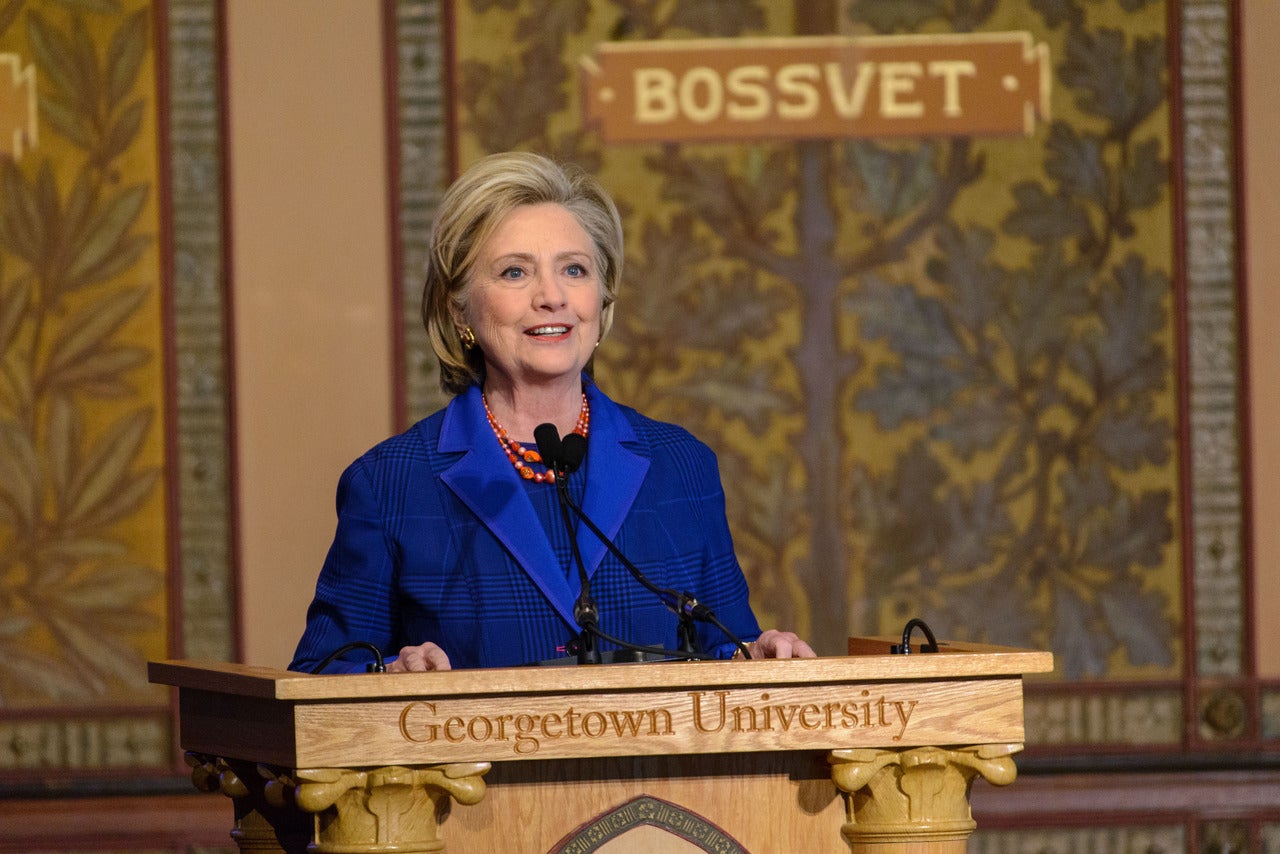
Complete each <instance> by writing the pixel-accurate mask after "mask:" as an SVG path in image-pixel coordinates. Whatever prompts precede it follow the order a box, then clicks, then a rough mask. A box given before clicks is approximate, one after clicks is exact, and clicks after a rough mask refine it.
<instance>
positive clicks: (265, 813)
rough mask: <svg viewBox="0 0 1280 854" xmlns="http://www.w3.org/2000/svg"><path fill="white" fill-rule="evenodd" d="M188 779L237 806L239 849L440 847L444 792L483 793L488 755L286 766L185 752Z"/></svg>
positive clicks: (334, 853) (470, 799)
mask: <svg viewBox="0 0 1280 854" xmlns="http://www.w3.org/2000/svg"><path fill="white" fill-rule="evenodd" d="M187 764H188V765H190V766H191V769H192V772H191V779H192V782H193V783H195V785H196V787H197V788H199V789H202V790H204V791H207V792H221V793H222V794H224V795H226V796H228V797H230V798H231V799H232V800H233V801H234V802H235V805H236V827H235V829H234V830H233V831H232V834H231V835H232V838H233V839H235V841H236V844H237V845H238V846H239V848H240V850H241V851H242V852H248V851H255V852H256V851H261V852H281V851H283V852H294V851H297V852H303V851H306V852H309V854H366V852H367V854H373V852H385V851H388V850H392V849H394V850H395V851H396V852H398V854H410V852H438V851H443V850H444V842H443V840H442V839H441V838H440V822H441V820H442V819H443V818H444V817H445V816H446V815H448V813H449V801H450V799H452V800H454V801H457V802H458V803H460V804H464V805H471V804H476V803H479V802H480V801H481V799H483V798H484V794H485V782H484V775H485V774H486V773H488V771H489V768H490V764H489V763H488V762H468V763H462V762H455V763H449V764H441V765H424V766H415V767H406V766H400V765H392V766H386V767H381V768H363V769H355V768H302V769H298V770H288V769H282V768H276V767H274V766H271V765H264V764H256V765H255V763H251V762H237V761H228V760H226V759H223V758H221V757H215V756H207V755H203V754H198V753H188V754H187Z"/></svg>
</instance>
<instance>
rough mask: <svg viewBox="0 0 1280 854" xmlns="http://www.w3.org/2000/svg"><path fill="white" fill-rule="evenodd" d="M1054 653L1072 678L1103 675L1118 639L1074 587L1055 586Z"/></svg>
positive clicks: (1063, 671) (1066, 675) (1069, 677)
mask: <svg viewBox="0 0 1280 854" xmlns="http://www.w3.org/2000/svg"><path fill="white" fill-rule="evenodd" d="M1052 596H1053V639H1052V648H1053V652H1054V656H1055V657H1056V658H1058V659H1059V661H1060V662H1061V667H1062V673H1063V675H1064V676H1065V677H1066V678H1067V679H1068V680H1070V681H1074V680H1079V679H1085V678H1090V677H1100V676H1104V675H1105V674H1106V672H1107V659H1108V658H1109V657H1110V655H1111V650H1112V649H1114V648H1115V645H1116V644H1115V640H1114V639H1113V638H1112V637H1111V635H1110V633H1109V632H1107V631H1106V627H1105V625H1102V624H1101V623H1102V621H1101V620H1100V619H1099V616H1098V614H1097V612H1096V611H1095V610H1094V609H1093V608H1091V607H1090V606H1089V605H1088V604H1087V603H1086V602H1085V601H1084V600H1083V599H1082V598H1081V596H1080V594H1079V593H1078V592H1077V591H1076V590H1074V589H1073V588H1070V587H1067V586H1065V585H1057V586H1055V587H1054V588H1053V593H1052Z"/></svg>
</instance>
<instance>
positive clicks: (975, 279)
mask: <svg viewBox="0 0 1280 854" xmlns="http://www.w3.org/2000/svg"><path fill="white" fill-rule="evenodd" d="M935 242H936V243H937V246H938V254H937V255H932V256H930V258H929V260H928V262H927V263H926V266H925V271H926V272H927V273H928V275H929V278H930V279H932V280H933V281H935V282H937V283H939V284H942V285H946V286H947V287H948V288H949V289H950V291H951V294H952V296H953V301H952V304H953V310H954V311H955V313H956V317H957V318H958V319H959V321H960V323H961V324H963V325H964V326H965V327H966V328H968V329H971V330H977V329H980V328H982V327H983V326H985V325H986V324H987V323H988V322H989V321H990V320H992V319H993V318H995V317H996V315H997V313H998V312H999V309H1000V284H1001V282H1002V281H1003V279H1004V278H1005V276H1006V273H1005V271H1004V270H1003V269H1001V268H1000V267H999V266H998V265H996V264H994V263H992V262H991V261H990V260H988V259H989V258H990V254H991V250H992V247H993V246H994V245H995V235H994V234H992V232H991V230H990V229H987V228H984V227H982V226H971V227H967V228H963V229H962V228H960V227H959V226H957V225H955V224H954V223H952V222H950V221H949V220H948V221H945V222H943V223H942V224H941V225H939V227H938V231H937V235H936V237H935Z"/></svg>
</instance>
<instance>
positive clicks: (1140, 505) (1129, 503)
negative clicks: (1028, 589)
mask: <svg viewBox="0 0 1280 854" xmlns="http://www.w3.org/2000/svg"><path fill="white" fill-rule="evenodd" d="M1169 500H1170V496H1169V492H1168V490H1163V489H1162V490H1150V491H1147V492H1144V493H1142V494H1141V495H1140V496H1138V498H1137V499H1136V500H1135V499H1134V498H1133V497H1131V496H1130V495H1128V494H1126V493H1120V494H1119V495H1117V496H1116V500H1115V501H1114V502H1112V505H1111V507H1110V508H1109V509H1108V512H1107V513H1106V515H1105V516H1103V517H1102V518H1100V519H1098V520H1097V521H1096V522H1094V523H1093V524H1091V525H1089V530H1088V535H1087V537H1086V540H1085V544H1084V549H1083V551H1082V552H1081V555H1080V560H1081V562H1082V563H1083V564H1085V565H1089V566H1099V567H1103V568H1105V569H1109V570H1111V571H1112V572H1113V573H1114V574H1115V576H1116V577H1117V578H1119V577H1123V576H1124V575H1125V574H1127V573H1128V571H1129V567H1130V565H1131V564H1138V565H1139V566H1146V567H1157V566H1159V565H1160V563H1161V560H1162V558H1163V556H1164V547H1165V545H1166V544H1167V543H1169V542H1170V540H1171V539H1172V538H1173V524H1172V522H1171V521H1170V520H1169Z"/></svg>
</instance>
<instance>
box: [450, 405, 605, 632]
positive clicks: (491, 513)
mask: <svg viewBox="0 0 1280 854" xmlns="http://www.w3.org/2000/svg"><path fill="white" fill-rule="evenodd" d="M592 416H593V417H592V420H593V422H594V410H593V413H592ZM592 426H593V427H594V423H593V425H592ZM491 436H492V431H491V429H490V428H489V422H488V421H487V420H486V419H485V416H484V406H483V404H482V402H481V398H480V389H479V388H478V387H477V386H472V387H471V388H469V389H468V390H467V391H466V392H465V393H463V394H461V395H459V396H458V397H456V398H455V399H454V400H453V401H452V402H451V403H450V404H449V406H448V409H447V410H446V412H445V416H444V423H443V424H441V426H440V445H439V448H440V451H441V452H442V453H448V454H456V453H461V454H462V456H461V457H460V458H459V459H458V460H457V462H455V463H453V464H452V465H451V466H449V467H448V468H446V469H445V470H444V471H442V472H441V474H440V478H441V480H443V481H444V482H445V484H447V485H448V487H449V488H450V489H451V490H453V493H454V494H455V495H457V496H458V498H459V499H460V500H461V501H462V502H463V503H464V504H466V505H467V507H469V508H470V509H471V512H472V513H474V514H475V515H476V517H477V518H478V519H479V520H480V521H481V522H483V523H484V525H485V527H487V528H488V529H489V530H490V531H491V532H492V533H493V535H494V536H495V537H497V538H498V540H499V541H500V542H501V543H502V544H503V545H504V546H505V547H506V549H507V551H508V552H510V554H511V555H512V556H513V557H514V558H515V560H516V562H517V563H518V564H519V565H520V567H521V568H522V569H523V570H524V571H525V572H526V573H528V575H529V577H530V578H531V579H533V582H534V584H536V585H537V586H538V589H539V590H541V591H542V593H543V595H544V596H546V597H547V600H548V601H549V602H550V603H551V604H552V606H553V607H554V608H555V609H556V611H557V612H559V614H560V616H561V617H563V618H564V619H565V621H566V622H567V623H569V625H577V623H576V621H575V620H574V619H573V602H574V599H575V598H576V597H577V588H578V583H577V576H576V574H574V573H571V575H572V577H573V584H572V586H571V585H570V583H569V581H568V580H566V579H565V576H564V572H563V571H562V570H561V568H560V566H559V564H558V563H557V561H556V557H555V553H554V552H553V551H552V550H551V544H550V543H549V542H547V538H546V537H545V536H543V534H542V523H541V522H540V521H539V520H538V515H537V513H536V512H535V511H534V509H533V504H532V503H530V501H529V496H528V495H526V494H525V487H524V485H523V484H522V483H521V482H520V476H519V475H517V474H516V472H515V469H514V468H512V466H511V465H510V463H509V462H508V461H507V458H506V457H505V456H504V455H502V454H501V453H499V452H498V446H497V443H496V440H493V439H491ZM486 439H488V440H489V443H490V444H492V448H488V449H487V450H490V451H492V453H487V452H484V451H482V450H481V449H482V448H484V447H485V440H486ZM588 453H591V451H588ZM593 487H594V484H593ZM624 515H625V514H624ZM593 518H594V517H593ZM606 530H607V529H606ZM589 533H590V532H588V534H589ZM584 559H585V553H584Z"/></svg>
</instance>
